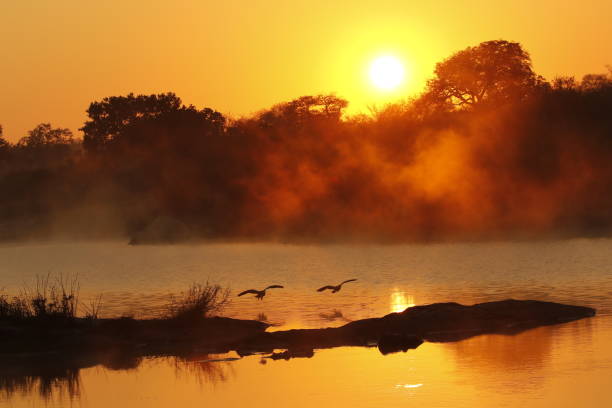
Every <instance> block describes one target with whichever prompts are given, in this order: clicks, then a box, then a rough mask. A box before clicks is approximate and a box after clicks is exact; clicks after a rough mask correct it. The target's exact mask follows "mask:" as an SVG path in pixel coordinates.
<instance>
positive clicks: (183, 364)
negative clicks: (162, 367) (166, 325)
mask: <svg viewBox="0 0 612 408" xmlns="http://www.w3.org/2000/svg"><path fill="white" fill-rule="evenodd" d="M224 356H225V355H216V354H196V355H192V356H189V357H168V358H170V359H171V360H172V363H173V364H174V370H175V375H176V377H177V378H194V379H195V380H196V381H197V383H198V384H199V385H200V386H204V385H205V384H209V385H212V386H216V385H218V384H220V383H224V382H226V381H227V380H228V379H229V378H231V377H233V376H235V375H236V373H235V371H234V368H233V366H232V365H231V361H233V360H234V358H231V357H230V358H224ZM168 358H166V360H167V359H168Z"/></svg>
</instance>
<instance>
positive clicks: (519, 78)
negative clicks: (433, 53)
mask: <svg viewBox="0 0 612 408" xmlns="http://www.w3.org/2000/svg"><path fill="white" fill-rule="evenodd" d="M347 105H348V103H347V101H346V100H344V99H342V98H339V97H337V96H335V95H315V96H303V97H300V98H298V99H295V100H293V101H290V102H284V103H280V104H278V105H276V106H273V107H272V108H270V109H267V110H264V111H262V112H259V113H258V114H255V115H252V116H251V117H246V118H241V119H228V118H226V117H224V116H223V115H222V114H221V113H219V112H217V111H215V110H213V109H209V108H205V109H198V108H196V107H194V106H192V105H190V106H186V105H184V104H183V102H182V101H181V99H180V98H178V97H177V96H176V95H175V94H173V93H166V94H160V95H133V94H129V95H127V96H113V97H109V98H104V99H102V100H101V101H96V102H93V103H92V104H91V105H90V106H89V109H88V110H87V114H88V117H89V119H88V121H87V122H86V123H85V124H84V126H83V127H82V128H81V129H80V130H81V131H82V132H83V139H82V141H81V140H76V139H74V138H73V136H72V134H71V132H70V131H69V130H67V129H56V128H53V127H52V126H51V125H50V124H41V125H39V126H37V127H36V128H35V129H34V130H32V131H31V132H30V133H29V135H28V136H26V137H24V138H22V139H21V140H20V141H19V142H18V143H16V144H14V145H11V144H10V143H8V142H6V141H5V140H4V139H2V138H0V192H1V196H0V197H1V198H0V235H1V237H2V238H4V239H17V238H25V237H46V236H52V235H53V236H54V235H75V236H79V237H92V238H94V237H109V236H113V235H116V234H120V235H122V236H127V237H129V238H130V239H131V240H132V242H133V243H140V242H155V241H165V242H170V241H179V240H184V239H191V238H210V239H249V240H250V239H254V240H255V239H283V240H308V241H310V240H325V241H335V240H377V241H413V240H447V239H488V238H527V237H543V236H544V237H547V236H593V235H608V234H609V233H610V232H612V114H611V113H612V75H611V74H610V73H608V74H596V75H586V76H585V77H584V78H582V80H576V79H574V78H571V77H560V78H556V79H554V80H553V81H552V82H547V81H545V80H544V79H543V78H542V77H540V76H538V75H537V74H536V73H534V72H533V69H532V66H531V60H530V56H529V54H528V53H527V52H526V51H524V50H523V48H522V47H521V45H520V44H518V43H513V42H508V41H502V40H497V41H488V42H484V43H481V44H479V45H477V46H475V47H470V48H467V49H465V50H462V51H459V52H457V53H456V54H454V55H452V56H451V57H449V58H448V59H446V60H444V61H442V62H440V63H438V64H437V66H436V69H435V72H434V76H433V78H432V79H431V80H430V81H429V82H428V83H427V87H426V89H425V91H424V92H423V93H422V94H421V95H420V96H419V97H417V98H414V99H411V100H407V101H404V102H401V103H395V104H390V105H388V106H385V107H384V108H381V109H379V110H377V111H375V112H373V114H372V115H358V116H352V117H349V116H346V115H344V109H345V108H346V107H347Z"/></svg>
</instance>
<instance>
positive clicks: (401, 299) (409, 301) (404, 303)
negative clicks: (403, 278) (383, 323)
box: [390, 289, 416, 313]
mask: <svg viewBox="0 0 612 408" xmlns="http://www.w3.org/2000/svg"><path fill="white" fill-rule="evenodd" d="M415 305H416V303H414V296H412V295H407V294H406V292H404V291H402V290H399V289H393V291H392V292H391V303H390V306H391V312H392V313H398V312H403V311H404V310H406V309H407V308H409V307H413V306H415Z"/></svg>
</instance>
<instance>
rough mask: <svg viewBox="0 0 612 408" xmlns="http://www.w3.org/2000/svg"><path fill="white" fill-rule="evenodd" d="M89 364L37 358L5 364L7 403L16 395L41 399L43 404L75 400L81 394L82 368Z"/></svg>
mask: <svg viewBox="0 0 612 408" xmlns="http://www.w3.org/2000/svg"><path fill="white" fill-rule="evenodd" d="M88 365H89V362H86V361H82V362H77V361H71V360H70V359H66V360H64V362H63V363H62V362H61V361H59V360H58V359H56V358H49V357H46V358H45V357H44V356H42V357H38V358H35V359H27V360H22V359H19V360H4V361H3V362H2V364H1V365H0V393H1V395H2V397H3V399H4V400H10V399H11V398H13V397H14V396H15V395H17V394H20V395H22V396H29V395H38V396H39V397H40V399H41V400H43V401H51V400H54V399H59V400H70V401H72V400H74V399H76V398H78V397H79V395H80V394H81V377H80V369H81V367H85V366H88Z"/></svg>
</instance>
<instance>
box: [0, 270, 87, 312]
mask: <svg viewBox="0 0 612 408" xmlns="http://www.w3.org/2000/svg"><path fill="white" fill-rule="evenodd" d="M78 304H79V283H78V279H77V277H76V276H74V277H64V276H62V275H58V276H56V277H52V276H51V274H47V275H46V276H44V277H41V276H37V277H36V284H35V286H34V288H33V289H31V288H27V289H24V290H22V292H21V294H19V295H17V296H13V297H9V296H8V295H6V294H0V319H8V320H23V319H28V318H38V319H65V320H72V319H74V318H76V315H77V309H78Z"/></svg>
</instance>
